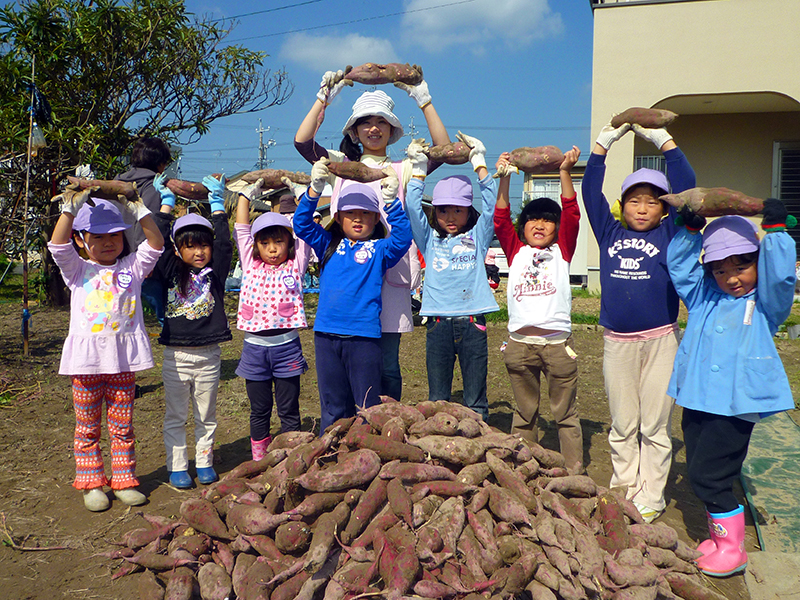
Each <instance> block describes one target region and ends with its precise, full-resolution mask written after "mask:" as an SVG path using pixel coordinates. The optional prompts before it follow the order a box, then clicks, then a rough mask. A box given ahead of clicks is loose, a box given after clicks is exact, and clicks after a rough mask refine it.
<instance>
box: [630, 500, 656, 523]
mask: <svg viewBox="0 0 800 600" xmlns="http://www.w3.org/2000/svg"><path fill="white" fill-rule="evenodd" d="M633 505H634V506H635V507H636V510H638V511H639V514H640V515H642V519H644V522H645V523H652V522H653V521H655V520H656V519H657V518H658V517H660V516H661V515H663V514H664V509H663V508H662V509H661V510H656V509H655V508H650V507H649V506H645V505H644V504H639V503H638V502H634V503H633Z"/></svg>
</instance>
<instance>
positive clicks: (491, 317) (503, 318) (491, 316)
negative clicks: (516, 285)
mask: <svg viewBox="0 0 800 600" xmlns="http://www.w3.org/2000/svg"><path fill="white" fill-rule="evenodd" d="M486 322H487V323H507V322H508V308H507V307H505V306H501V307H500V310H498V311H495V312H493V313H486Z"/></svg>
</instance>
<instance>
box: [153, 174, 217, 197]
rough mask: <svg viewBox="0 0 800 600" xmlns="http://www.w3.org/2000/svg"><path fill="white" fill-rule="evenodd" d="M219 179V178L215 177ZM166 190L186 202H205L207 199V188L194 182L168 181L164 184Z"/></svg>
mask: <svg viewBox="0 0 800 600" xmlns="http://www.w3.org/2000/svg"><path fill="white" fill-rule="evenodd" d="M217 179H219V176H217ZM165 185H166V186H167V189H169V190H171V191H172V192H173V193H174V194H175V195H176V196H180V197H181V198H187V199H188V200H205V199H206V198H208V188H207V187H206V186H204V185H203V184H202V183H197V182H196V181H184V180H183V179H168V180H167V182H166V183H165Z"/></svg>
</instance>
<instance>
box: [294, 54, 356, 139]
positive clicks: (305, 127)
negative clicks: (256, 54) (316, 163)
mask: <svg viewBox="0 0 800 600" xmlns="http://www.w3.org/2000/svg"><path fill="white" fill-rule="evenodd" d="M346 85H349V86H352V85H353V82H352V81H350V80H349V79H345V78H344V71H342V70H339V71H326V72H325V74H324V75H323V76H322V81H321V82H320V84H319V91H318V92H317V98H316V100H314V104H313V105H312V106H311V109H310V110H309V111H308V114H307V115H306V116H305V118H304V119H303V122H302V123H300V127H298V128H297V133H295V134H294V141H295V143H296V144H298V143H299V144H302V143H305V142H308V141H309V140H311V139H313V138H314V134H315V133H316V131H317V127H318V121H319V118H320V115H322V114H323V110H324V109H325V107H327V106H328V105H329V104H330V103H331V102H332V101H333V98H334V97H335V96H336V94H338V93H339V91H341V89H342V88H343V87H344V86H346ZM323 116H324V115H323Z"/></svg>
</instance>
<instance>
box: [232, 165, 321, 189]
mask: <svg viewBox="0 0 800 600" xmlns="http://www.w3.org/2000/svg"><path fill="white" fill-rule="evenodd" d="M281 177H287V178H288V179H289V180H291V181H293V182H294V183H299V184H300V185H308V184H309V183H311V176H310V175H308V173H302V172H299V171H298V172H295V171H286V170H284V169H260V170H258V171H250V172H249V173H245V174H244V175H243V176H242V180H243V181H246V182H247V183H255V182H256V181H258V180H259V179H263V180H264V184H263V185H262V187H263V188H264V189H267V190H276V189H278V188H282V187H284V185H283V183H282V182H281Z"/></svg>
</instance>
